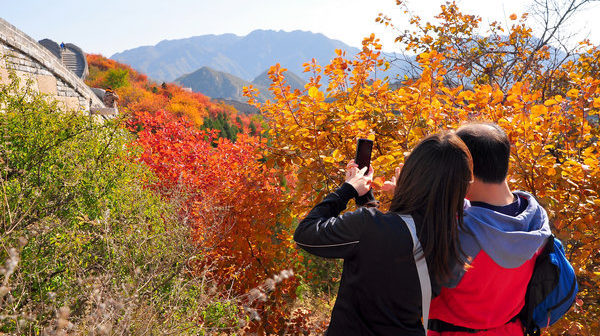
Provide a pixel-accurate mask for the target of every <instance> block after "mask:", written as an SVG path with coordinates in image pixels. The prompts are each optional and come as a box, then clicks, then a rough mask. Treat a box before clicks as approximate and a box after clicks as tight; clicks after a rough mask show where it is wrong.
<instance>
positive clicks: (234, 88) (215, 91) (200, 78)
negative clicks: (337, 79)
mask: <svg viewBox="0 0 600 336" xmlns="http://www.w3.org/2000/svg"><path fill="white" fill-rule="evenodd" d="M284 76H285V78H286V81H287V84H288V85H290V86H291V88H292V90H295V89H298V90H303V89H304V85H305V84H306V82H305V81H304V80H303V79H302V78H300V77H299V76H298V75H296V74H295V73H293V72H291V71H286V72H285V73H284ZM175 83H177V84H179V85H181V86H184V87H189V88H191V89H192V91H193V92H199V93H202V94H203V95H206V96H208V97H211V98H220V99H224V100H228V101H236V102H240V103H246V101H247V100H248V99H247V98H246V97H244V95H243V92H244V86H250V85H252V86H254V87H255V88H258V89H259V90H260V94H259V95H258V100H259V101H261V102H264V101H266V100H267V99H270V98H273V97H272V95H271V93H270V92H269V89H268V87H269V86H270V85H271V80H270V79H269V75H268V70H266V71H264V72H263V73H262V74H260V75H259V76H258V77H256V78H255V79H254V80H253V81H252V82H249V81H246V80H244V79H242V78H239V77H236V76H234V75H232V74H229V73H226V72H222V71H217V70H215V69H212V68H210V67H202V68H200V69H198V70H196V71H194V72H192V73H190V74H187V75H184V76H181V77H179V78H177V79H176V80H175Z"/></svg>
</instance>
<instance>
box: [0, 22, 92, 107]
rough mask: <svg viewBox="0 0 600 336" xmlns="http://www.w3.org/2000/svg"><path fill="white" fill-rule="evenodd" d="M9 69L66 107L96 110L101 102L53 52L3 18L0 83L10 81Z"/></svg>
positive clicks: (22, 82) (0, 40) (0, 36)
mask: <svg viewBox="0 0 600 336" xmlns="http://www.w3.org/2000/svg"><path fill="white" fill-rule="evenodd" d="M9 71H14V72H15V74H16V75H17V76H18V77H19V78H20V79H21V86H22V87H23V86H24V83H25V82H29V83H30V85H31V88H32V90H34V91H36V92H40V93H44V94H48V95H50V96H51V97H52V98H54V99H56V100H58V101H59V102H60V104H61V105H62V106H63V108H65V109H78V110H83V111H94V110H98V109H102V108H104V104H103V103H102V101H101V100H100V99H99V98H98V97H97V96H96V95H95V94H94V93H93V92H92V90H91V89H90V88H89V87H88V86H87V85H85V83H84V82H83V81H82V80H81V79H79V78H78V77H77V76H76V75H75V74H74V73H72V72H71V71H70V70H69V69H67V68H66V67H65V66H64V65H63V64H62V63H61V62H60V60H58V59H57V58H56V57H55V56H54V55H53V54H52V53H51V52H50V51H48V50H47V49H46V48H44V47H43V46H42V45H40V44H39V43H37V42H36V41H35V40H33V39H32V38H31V37H29V36H27V35H26V34H25V33H23V32H21V31H20V30H18V29H17V28H16V27H14V26H13V25H11V24H9V23H8V22H6V21H5V20H3V19H1V18H0V83H3V84H4V83H7V81H8V74H9Z"/></svg>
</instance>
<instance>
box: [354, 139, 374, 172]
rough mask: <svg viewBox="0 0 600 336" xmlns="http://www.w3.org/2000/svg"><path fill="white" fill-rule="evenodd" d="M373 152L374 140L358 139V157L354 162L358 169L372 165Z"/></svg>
mask: <svg viewBox="0 0 600 336" xmlns="http://www.w3.org/2000/svg"><path fill="white" fill-rule="evenodd" d="M372 150H373V140H369V139H358V141H357V143H356V157H355V158H354V162H356V164H357V165H358V169H362V168H364V167H368V166H369V165H370V164H371V151H372Z"/></svg>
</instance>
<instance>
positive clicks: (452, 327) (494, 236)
mask: <svg viewBox="0 0 600 336" xmlns="http://www.w3.org/2000/svg"><path fill="white" fill-rule="evenodd" d="M456 134H457V135H458V136H459V137H460V138H461V139H462V140H463V141H464V142H465V144H466V145H467V147H468V148H469V150H470V151H471V156H472V158H473V173H474V182H473V183H472V184H471V186H470V187H469V190H468V191H467V199H468V201H466V202H465V217H464V221H465V228H464V230H463V231H462V232H461V236H460V241H461V247H462V250H463V252H464V253H465V255H466V256H467V262H468V264H469V266H468V267H467V269H466V271H464V270H457V272H456V274H457V275H456V277H454V278H452V279H451V280H450V281H449V282H448V284H446V285H445V287H444V288H442V290H441V292H440V294H439V295H438V296H437V297H436V298H435V299H433V300H432V302H431V310H430V314H429V318H430V320H429V329H430V331H429V333H428V335H430V336H431V335H433V336H437V335H447V336H450V335H452V336H455V335H474V334H475V335H478V336H482V335H485V336H492V335H503V336H506V335H523V329H522V326H521V323H520V321H519V320H518V318H517V315H518V313H519V311H520V310H521V308H522V307H523V305H524V303H525V292H526V290H527V284H528V283H529V280H530V278H531V274H532V272H533V267H534V264H535V259H536V257H537V255H538V254H539V252H541V250H542V247H543V246H544V244H545V242H546V239H547V238H548V237H549V236H550V226H549V224H548V216H547V215H546V212H545V211H544V209H543V208H542V207H541V206H540V205H539V203H538V202H537V201H536V199H535V198H534V197H533V196H532V195H530V194H528V193H526V192H522V191H515V192H511V190H510V188H509V187H508V183H507V181H506V175H507V173H508V162H509V156H510V142H509V140H508V137H507V136H506V134H505V133H504V131H503V130H502V129H501V128H500V127H499V126H498V125H495V124H482V123H478V124H468V125H466V126H463V127H461V128H459V129H458V130H457V131H456Z"/></svg>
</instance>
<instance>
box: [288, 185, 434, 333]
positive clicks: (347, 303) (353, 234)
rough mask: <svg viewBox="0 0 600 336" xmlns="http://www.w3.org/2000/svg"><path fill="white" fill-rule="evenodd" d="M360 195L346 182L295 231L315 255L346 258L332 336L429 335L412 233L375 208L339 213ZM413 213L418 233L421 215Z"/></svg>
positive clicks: (393, 216) (391, 215)
mask: <svg viewBox="0 0 600 336" xmlns="http://www.w3.org/2000/svg"><path fill="white" fill-rule="evenodd" d="M356 196H357V194H356V190H355V189H354V188H353V187H352V186H351V185H350V184H347V183H344V184H343V185H342V186H341V187H340V188H339V189H338V190H336V191H335V192H333V193H331V194H329V195H328V196H327V197H325V199H324V200H323V201H322V202H321V203H319V204H317V205H316V206H315V207H314V208H313V209H312V210H311V211H310V213H309V214H308V215H307V216H306V218H304V219H303V220H302V221H301V222H300V224H299V225H298V227H297V228H296V232H295V233H294V240H295V241H296V243H297V244H298V245H299V246H300V247H302V248H303V249H305V250H306V251H308V252H310V253H311V254H314V255H317V256H321V257H325V258H344V268H343V272H342V278H341V282H340V288H339V291H338V296H337V300H336V302H335V306H334V307H333V311H332V313H331V322H330V324H329V329H328V330H327V335H328V336H337V335H346V336H347V335H403V336H411V335H418V336H422V335H425V331H424V329H423V325H422V323H421V287H420V285H419V277H418V275H417V269H416V266H415V262H414V257H413V254H412V251H413V243H412V239H411V235H410V232H409V230H408V228H407V227H406V224H404V223H403V222H402V219H401V218H400V217H399V216H398V215H397V214H394V213H382V212H380V211H379V210H377V209H374V208H359V209H358V210H356V211H353V212H346V213H344V214H343V215H341V216H340V215H339V214H340V212H342V211H343V210H344V209H346V205H347V203H348V201H349V200H350V199H352V198H354V197H356ZM412 215H413V218H414V220H415V225H416V228H417V232H419V231H420V228H421V221H422V216H418V214H412ZM434 291H435V290H434Z"/></svg>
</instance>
